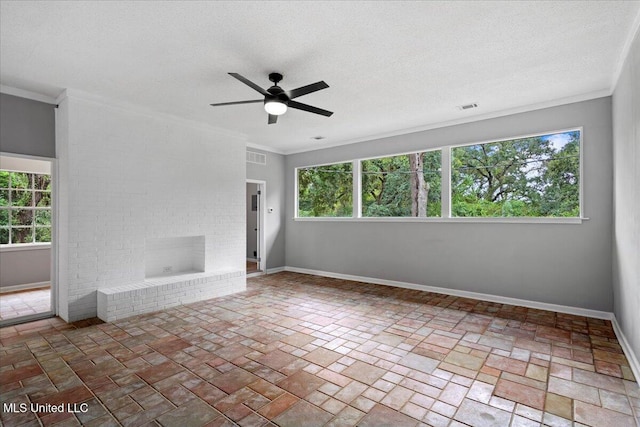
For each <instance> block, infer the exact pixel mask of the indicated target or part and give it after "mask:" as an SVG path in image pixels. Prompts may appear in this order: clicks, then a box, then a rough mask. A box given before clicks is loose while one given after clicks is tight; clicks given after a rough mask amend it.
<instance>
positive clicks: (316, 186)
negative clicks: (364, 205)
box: [298, 162, 353, 217]
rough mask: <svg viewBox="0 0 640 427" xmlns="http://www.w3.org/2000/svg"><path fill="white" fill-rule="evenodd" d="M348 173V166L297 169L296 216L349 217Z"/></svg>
mask: <svg viewBox="0 0 640 427" xmlns="http://www.w3.org/2000/svg"><path fill="white" fill-rule="evenodd" d="M352 169H353V166H352V164H351V162H349V163H338V164H332V165H324V166H314V167H308V168H300V169H298V216H299V217H345V216H352V215H353V172H352Z"/></svg>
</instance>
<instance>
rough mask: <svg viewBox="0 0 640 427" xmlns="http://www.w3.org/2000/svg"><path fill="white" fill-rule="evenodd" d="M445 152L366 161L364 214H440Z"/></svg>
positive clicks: (397, 215) (393, 215)
mask: <svg viewBox="0 0 640 427" xmlns="http://www.w3.org/2000/svg"><path fill="white" fill-rule="evenodd" d="M440 162H441V151H440V150H436V151H427V152H423V153H413V154H403V155H399V156H392V157H382V158H379V159H370V160H363V161H362V216H363V217H383V216H386V217H418V216H420V217H437V216H440V209H441V202H440V192H441V171H440Z"/></svg>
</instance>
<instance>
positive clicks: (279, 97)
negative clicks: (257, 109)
mask: <svg viewBox="0 0 640 427" xmlns="http://www.w3.org/2000/svg"><path fill="white" fill-rule="evenodd" d="M269 76H271V75H269ZM267 92H269V95H267V96H265V97H264V102H265V103H266V102H269V101H278V102H282V103H283V104H287V103H288V102H289V97H288V96H287V93H286V92H285V91H284V90H283V89H282V88H281V87H280V86H278V85H277V84H276V85H274V86H271V87H270V88H269V89H267Z"/></svg>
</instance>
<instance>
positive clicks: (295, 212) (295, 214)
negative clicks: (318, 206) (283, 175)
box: [293, 159, 360, 220]
mask: <svg viewBox="0 0 640 427" xmlns="http://www.w3.org/2000/svg"><path fill="white" fill-rule="evenodd" d="M356 161H357V160H353V159H349V160H344V161H338V162H326V163H317V164H315V163H314V164H312V165H305V166H297V167H295V168H294V180H293V185H294V203H293V217H294V218H295V219H312V220H315V219H329V220H331V219H338V220H340V219H352V218H354V216H353V214H354V212H355V210H356V197H355V194H353V193H352V195H351V216H298V212H299V206H298V202H299V200H298V197H299V195H300V192H299V190H300V188H299V186H298V171H299V170H300V169H309V168H318V167H321V166H332V165H341V164H345V163H351V174H352V189H351V191H352V192H353V191H354V190H355V186H356V175H355V169H354V168H355V166H356V165H355V163H356ZM358 185H359V179H358ZM359 203H360V198H359V197H358V204H359Z"/></svg>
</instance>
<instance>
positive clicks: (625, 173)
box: [613, 33, 640, 356]
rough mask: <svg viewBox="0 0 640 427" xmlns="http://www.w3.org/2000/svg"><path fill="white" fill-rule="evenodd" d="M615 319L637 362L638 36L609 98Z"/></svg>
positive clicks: (639, 309) (639, 331) (639, 292)
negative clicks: (611, 132)
mask: <svg viewBox="0 0 640 427" xmlns="http://www.w3.org/2000/svg"><path fill="white" fill-rule="evenodd" d="M613 153H614V157H613V164H614V187H613V193H614V232H613V295H614V304H613V306H614V313H615V315H616V319H617V321H618V323H619V324H620V327H621V328H622V331H623V333H624V335H625V337H626V338H627V341H628V342H629V345H630V346H631V348H632V349H633V351H634V353H635V354H636V356H640V190H639V188H640V33H638V34H636V38H635V41H634V42H633V44H632V46H631V49H630V51H629V55H628V57H627V59H626V62H625V64H624V67H623V69H622V73H621V75H620V78H619V79H618V84H617V85H616V89H615V91H614V93H613Z"/></svg>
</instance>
